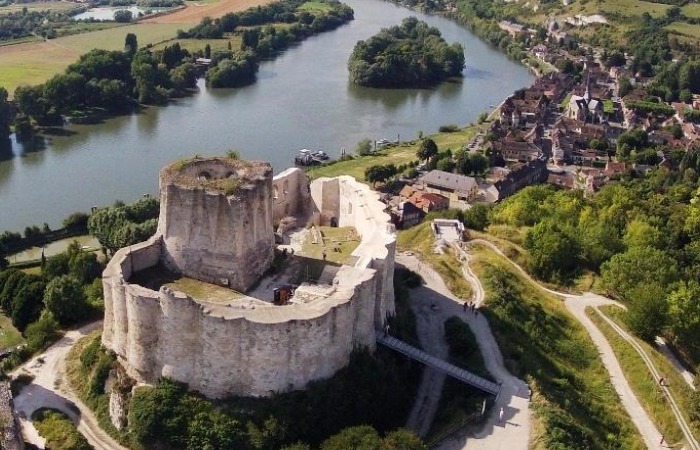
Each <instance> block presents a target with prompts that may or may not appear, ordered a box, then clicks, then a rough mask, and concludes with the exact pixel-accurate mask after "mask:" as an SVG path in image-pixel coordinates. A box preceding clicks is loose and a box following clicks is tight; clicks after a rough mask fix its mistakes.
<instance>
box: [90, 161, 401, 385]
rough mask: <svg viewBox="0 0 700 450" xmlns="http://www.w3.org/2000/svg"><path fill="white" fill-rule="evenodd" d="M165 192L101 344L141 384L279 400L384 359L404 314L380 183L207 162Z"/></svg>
mask: <svg viewBox="0 0 700 450" xmlns="http://www.w3.org/2000/svg"><path fill="white" fill-rule="evenodd" d="M160 196H161V206H160V208H161V210H160V219H159V224H158V231H157V233H156V234H155V235H154V236H153V237H151V238H150V239H149V240H148V241H146V242H142V243H140V244H136V245H132V246H130V247H126V248H123V249H121V250H119V251H118V252H117V253H116V254H115V255H114V257H113V258H112V260H111V261H110V263H109V264H108V266H107V268H106V269H105V272H104V276H103V286H104V295H105V319H104V330H103V334H102V343H103V344H104V345H105V347H107V348H109V349H111V350H112V351H114V353H115V354H116V355H117V359H118V362H119V363H120V364H121V366H122V368H123V369H124V372H125V373H126V374H127V375H128V376H129V377H131V378H133V379H134V380H135V381H136V382H145V383H152V382H155V381H156V380H158V379H159V378H160V377H169V378H172V379H174V380H178V381H181V382H184V383H187V384H188V385H189V388H190V389H192V390H195V391H199V392H201V393H202V394H204V395H207V396H209V397H215V398H221V397H227V396H232V395H243V396H268V395H271V394H272V393H274V392H285V391H289V390H293V389H300V388H304V387H305V386H306V384H307V383H308V382H310V381H312V380H317V379H322V378H327V377H330V376H332V375H333V374H334V373H335V372H336V371H338V370H339V369H341V368H342V367H344V366H345V365H347V363H348V362H349V358H350V354H351V352H352V350H353V349H354V348H355V347H357V346H366V347H368V348H369V349H371V350H374V348H375V346H376V343H375V330H377V329H382V328H383V327H384V323H385V321H386V318H387V316H389V315H392V314H393V313H394V293H393V270H394V251H395V231H394V228H393V226H392V225H391V222H390V218H389V215H388V214H386V213H385V212H384V205H383V204H382V203H381V202H380V201H379V198H378V194H377V193H375V192H373V191H371V190H370V189H369V187H368V186H366V185H364V184H362V183H359V182H357V181H355V179H353V178H351V177H348V176H341V177H337V178H332V179H330V178H322V179H317V180H314V181H313V182H312V183H311V184H309V182H308V180H307V178H306V175H305V174H304V172H302V171H301V170H299V169H295V168H293V169H288V170H286V171H284V172H282V173H281V174H279V175H278V176H276V177H274V178H273V176H272V168H271V166H270V164H268V163H266V162H258V161H242V160H233V159H229V158H220V157H219V158H216V157H215V158H200V157H196V158H193V159H190V160H187V161H181V162H176V163H173V164H171V165H169V166H167V167H165V168H164V169H162V170H161V173H160ZM331 226H333V227H342V228H330V227H331ZM346 229H347V231H345V230H346ZM323 230H326V231H323ZM331 232H335V233H336V234H335V235H334V236H336V237H334V238H328V237H327V236H325V233H331ZM276 242H277V243H276ZM343 252H347V254H344V253H343ZM280 287H282V288H283V289H285V292H290V293H291V294H290V297H289V298H288V299H287V298H285V299H284V300H285V301H283V302H277V303H275V302H274V301H273V293H275V294H274V295H277V294H276V292H278V291H279V288H280Z"/></svg>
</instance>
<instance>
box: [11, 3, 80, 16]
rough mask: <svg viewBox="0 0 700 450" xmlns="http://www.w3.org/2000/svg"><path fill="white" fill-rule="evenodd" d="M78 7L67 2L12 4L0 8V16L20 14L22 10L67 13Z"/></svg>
mask: <svg viewBox="0 0 700 450" xmlns="http://www.w3.org/2000/svg"><path fill="white" fill-rule="evenodd" d="M77 6H79V5H78V4H77V3H68V2H32V3H13V4H11V5H8V6H3V7H0V15H3V14H11V13H14V12H21V11H22V10H23V9H24V8H27V11H30V12H31V11H69V10H71V9H75V8H76V7H77Z"/></svg>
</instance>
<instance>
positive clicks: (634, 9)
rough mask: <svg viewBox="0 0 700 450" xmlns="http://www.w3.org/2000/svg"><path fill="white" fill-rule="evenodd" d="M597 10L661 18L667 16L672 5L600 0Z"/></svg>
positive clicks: (638, 1)
mask: <svg viewBox="0 0 700 450" xmlns="http://www.w3.org/2000/svg"><path fill="white" fill-rule="evenodd" d="M591 3H594V2H591ZM597 8H599V9H598V12H599V13H611V12H612V13H620V14H624V15H626V16H641V15H642V14H644V13H649V14H650V15H651V16H652V17H661V16H663V15H665V14H666V11H667V10H668V8H670V5H666V4H664V3H652V2H645V1H642V0H598V1H597Z"/></svg>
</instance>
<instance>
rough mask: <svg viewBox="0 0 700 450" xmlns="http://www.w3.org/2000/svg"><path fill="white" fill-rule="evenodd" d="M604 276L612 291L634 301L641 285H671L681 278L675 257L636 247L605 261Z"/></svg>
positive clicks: (603, 266) (608, 288)
mask: <svg viewBox="0 0 700 450" xmlns="http://www.w3.org/2000/svg"><path fill="white" fill-rule="evenodd" d="M600 273H601V279H602V282H603V286H604V287H605V288H606V289H607V290H608V291H609V292H611V293H613V294H614V295H616V296H618V297H621V298H623V299H627V300H630V299H631V297H630V296H631V294H632V291H633V290H634V289H635V288H636V287H637V286H640V285H642V286H646V285H652V284H655V285H658V286H662V287H664V288H666V287H667V286H669V284H671V283H673V282H674V281H676V280H677V279H678V266H677V265H676V261H675V260H674V259H673V258H671V257H670V256H668V255H667V254H666V253H664V252H662V251H661V250H657V249H655V248H651V247H632V248H630V249H629V250H627V251H626V252H625V253H618V254H617V255H615V256H613V257H612V258H610V260H609V261H607V262H605V263H604V264H603V265H602V266H601V270H600Z"/></svg>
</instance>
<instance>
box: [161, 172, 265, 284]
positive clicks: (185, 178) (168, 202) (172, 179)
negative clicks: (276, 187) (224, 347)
mask: <svg viewBox="0 0 700 450" xmlns="http://www.w3.org/2000/svg"><path fill="white" fill-rule="evenodd" d="M226 163H228V165H227V164H226ZM177 164H181V165H182V166H183V168H179V166H176V165H177ZM174 166H175V167H174ZM160 196H161V199H160V201H161V209H160V211H161V213H160V217H159V221H158V233H159V234H161V235H162V236H163V243H164V246H165V249H164V250H165V251H164V257H163V262H164V263H165V265H166V266H167V267H168V268H169V269H170V270H172V271H173V272H175V273H181V274H183V275H186V276H188V277H191V278H195V279H198V280H202V281H208V282H210V283H216V284H222V285H227V286H230V287H231V288H233V289H236V290H238V291H242V292H245V291H246V290H248V288H250V287H251V286H252V285H253V284H254V283H255V282H256V281H257V280H258V278H259V277H260V274H262V273H264V272H265V271H266V270H267V269H268V268H269V267H270V265H271V264H272V261H273V259H274V235H273V233H274V230H273V220H272V204H271V202H270V199H271V198H272V168H271V167H270V165H269V164H268V163H262V162H244V161H241V162H237V161H229V160H221V159H215V158H209V159H202V160H193V161H190V162H187V163H186V164H182V163H175V164H171V165H170V166H168V167H166V168H164V169H163V170H162V171H161V175H160Z"/></svg>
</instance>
